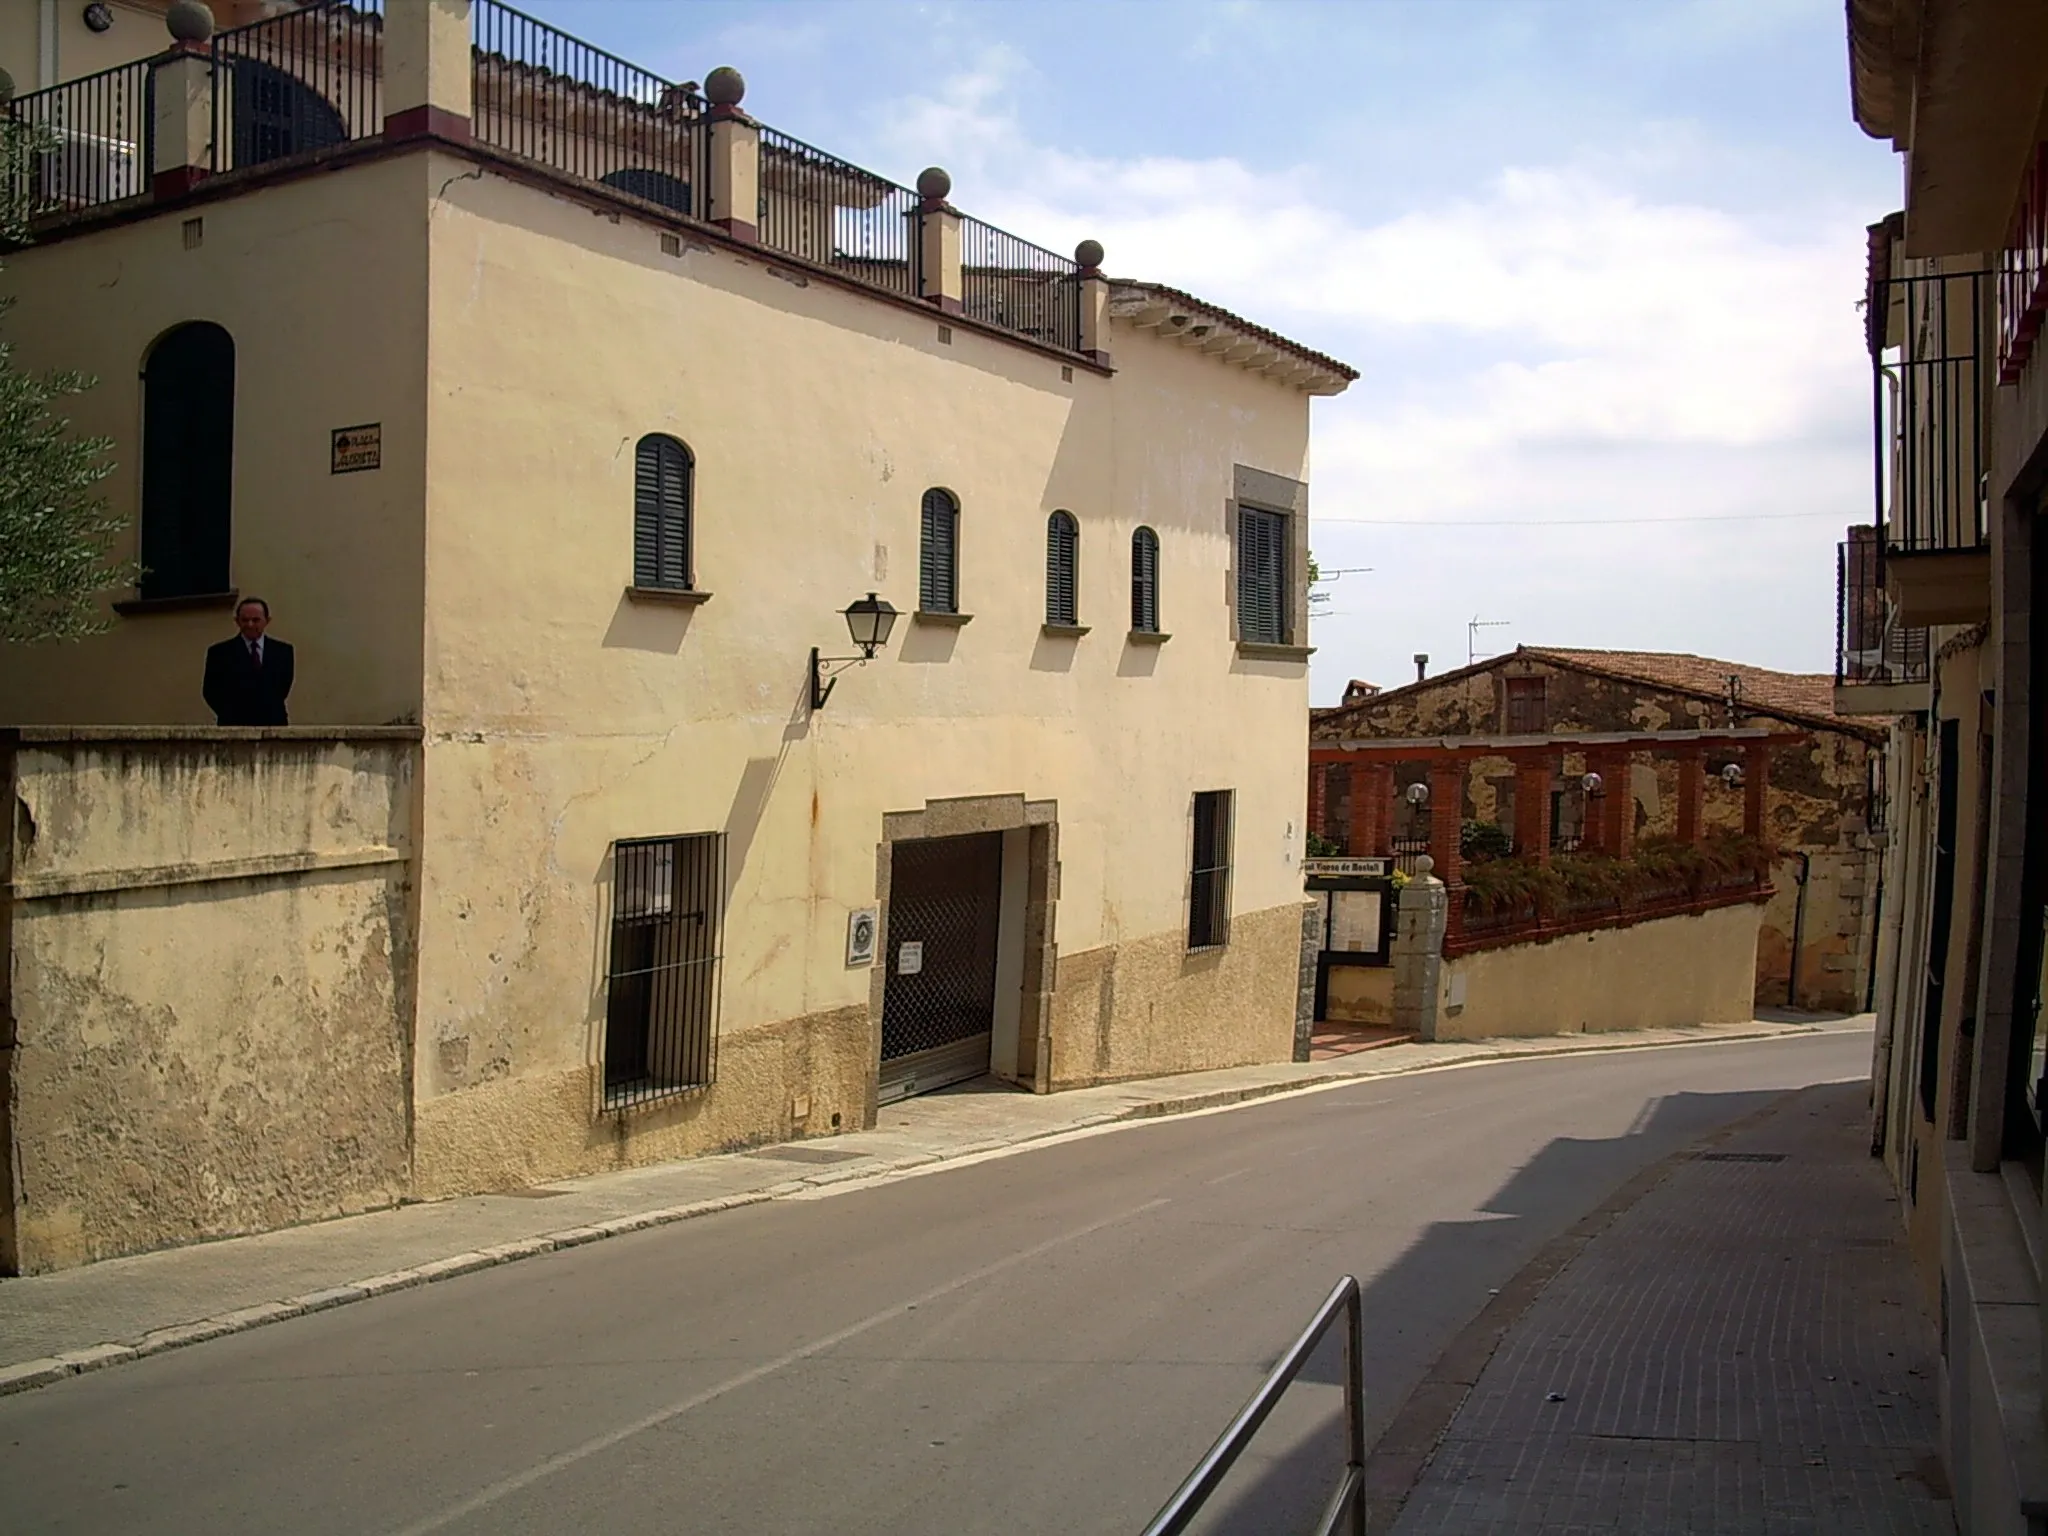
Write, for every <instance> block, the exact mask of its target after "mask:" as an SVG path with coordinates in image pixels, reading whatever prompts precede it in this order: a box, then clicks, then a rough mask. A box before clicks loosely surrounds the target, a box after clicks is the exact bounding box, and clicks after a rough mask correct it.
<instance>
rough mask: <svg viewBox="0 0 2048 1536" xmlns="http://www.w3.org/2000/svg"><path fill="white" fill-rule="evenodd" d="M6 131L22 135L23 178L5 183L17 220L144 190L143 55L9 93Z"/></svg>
mask: <svg viewBox="0 0 2048 1536" xmlns="http://www.w3.org/2000/svg"><path fill="white" fill-rule="evenodd" d="M8 115H9V116H10V118H11V119H12V120H13V123H14V125H15V126H14V127H13V129H12V130H11V131H13V132H15V133H18V134H26V135H28V136H29V149H30V154H29V156H28V160H27V165H26V171H27V176H26V180H25V182H24V183H22V184H19V185H12V186H9V187H8V189H7V196H8V201H9V206H10V211H11V212H12V213H13V214H15V215H16V216H17V217H18V218H20V219H21V220H23V221H27V220H29V219H38V218H47V217H50V216H53V215H59V214H67V213H81V212H83V211H85V210H86V209H88V208H97V207H100V206H102V205H103V204H107V203H120V202H126V201H127V200H128V199H129V198H133V197H143V196H146V195H147V194H148V192H149V146H150V124H151V119H152V116H153V108H152V105H151V96H150V69H149V62H148V60H146V59H139V60H137V61H136V62H135V63H133V64H123V65H120V66H119V67H118V68H115V69H103V70H101V71H100V72H99V73H98V74H96V75H81V76H80V77H79V78H78V79H76V80H67V81H65V82H64V84H62V85H53V86H51V87H50V88H49V89H48V90H46V91H34V92H31V93H30V94H29V95H26V96H22V97H19V98H17V99H16V100H15V101H14V102H13V104H12V105H11V106H10V107H9V109H8Z"/></svg>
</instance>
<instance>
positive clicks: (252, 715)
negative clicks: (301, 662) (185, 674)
mask: <svg viewBox="0 0 2048 1536" xmlns="http://www.w3.org/2000/svg"><path fill="white" fill-rule="evenodd" d="M235 628H236V629H237V630H239V631H241V633H240V634H239V635H238V636H237V637H236V638H235V639H233V640H223V641H221V643H220V644H219V645H212V646H208V647H207V649H206V681H205V682H204V683H202V684H201V685H200V692H202V693H203V694H205V695H206V702H207V705H208V706H209V707H210V708H211V709H212V710H213V723H214V724H215V725H289V724H291V721H290V720H288V719H287V718H286V717H285V712H284V701H285V698H286V696H287V695H288V694H290V693H291V691H292V648H291V647H290V646H289V645H286V644H285V643H284V641H282V640H272V639H270V638H269V637H268V636H267V635H265V634H264V631H265V630H266V629H268V628H270V604H268V603H266V602H265V601H263V599H262V598H260V597H245V598H243V599H242V600H241V602H239V603H238V604H236V605H235Z"/></svg>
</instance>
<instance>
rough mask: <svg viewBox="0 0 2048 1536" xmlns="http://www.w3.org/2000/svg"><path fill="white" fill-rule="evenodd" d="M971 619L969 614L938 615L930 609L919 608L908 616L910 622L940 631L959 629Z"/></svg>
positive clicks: (971, 616)
mask: <svg viewBox="0 0 2048 1536" xmlns="http://www.w3.org/2000/svg"><path fill="white" fill-rule="evenodd" d="M973 618H974V615H973V614H971V613H938V612H936V611H934V610H933V609H930V608H919V609H917V610H916V611H915V612H913V613H912V614H911V615H910V622H911V623H913V624H931V625H935V626H936V627H938V628H940V629H959V628H961V627H962V626H964V625H966V624H967V623H969V622H970V621H972V619H973Z"/></svg>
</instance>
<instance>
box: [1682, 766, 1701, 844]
mask: <svg viewBox="0 0 2048 1536" xmlns="http://www.w3.org/2000/svg"><path fill="white" fill-rule="evenodd" d="M1705 758H1706V749H1705V748H1704V747H1687V748H1686V749H1685V751H1684V752H1683V753H1682V754H1681V755H1680V757H1679V759H1678V840H1679V841H1680V842H1681V843H1696V842H1698V841H1699V840H1700V839H1701V838H1702V837H1704V836H1705V835H1706V822H1707V818H1706V803H1707V765H1706V761H1705Z"/></svg>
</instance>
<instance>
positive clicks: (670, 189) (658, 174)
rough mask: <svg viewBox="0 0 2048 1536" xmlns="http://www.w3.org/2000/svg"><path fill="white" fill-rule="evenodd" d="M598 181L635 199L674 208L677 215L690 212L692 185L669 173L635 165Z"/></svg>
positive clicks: (602, 177) (599, 178)
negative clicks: (642, 198) (642, 199)
mask: <svg viewBox="0 0 2048 1536" xmlns="http://www.w3.org/2000/svg"><path fill="white" fill-rule="evenodd" d="M597 179H598V180H599V181H601V182H603V183H604V184H605V185H606V186H608V187H616V188H617V189H618V190H619V191H621V192H626V193H630V194H631V195H632V196H634V197H644V198H646V199H647V201H648V202H650V203H659V204H661V206H662V207H664V208H673V209H675V211H676V212H677V213H688V212H689V211H690V184H689V183H688V182H687V181H684V180H682V179H680V178H679V177H675V176H671V175H670V174H669V173H668V172H667V171H657V170H653V169H650V168H649V167H647V166H639V165H634V166H628V167H626V169H624V170H622V171H613V172H611V173H610V174H609V175H605V176H600V177H598V178H597Z"/></svg>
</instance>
